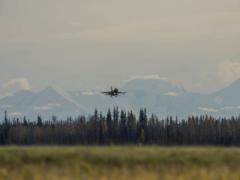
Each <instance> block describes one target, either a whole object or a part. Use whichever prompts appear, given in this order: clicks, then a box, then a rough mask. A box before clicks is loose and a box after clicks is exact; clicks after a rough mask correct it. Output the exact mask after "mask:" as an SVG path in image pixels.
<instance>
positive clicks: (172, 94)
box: [164, 92, 180, 97]
mask: <svg viewBox="0 0 240 180" xmlns="http://www.w3.org/2000/svg"><path fill="white" fill-rule="evenodd" d="M164 95H165V96H172V97H177V96H179V95H180V94H178V93H176V92H167V93H165V94H164Z"/></svg>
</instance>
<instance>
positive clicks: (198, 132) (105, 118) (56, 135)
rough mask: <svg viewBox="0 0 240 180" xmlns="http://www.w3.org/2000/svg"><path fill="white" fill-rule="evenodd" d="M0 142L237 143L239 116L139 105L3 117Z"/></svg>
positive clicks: (91, 143)
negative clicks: (181, 113)
mask: <svg viewBox="0 0 240 180" xmlns="http://www.w3.org/2000/svg"><path fill="white" fill-rule="evenodd" d="M0 144H1V145H7V144H17V145H34V144H39V145H41V144H44V145H50V144H54V145H75V144H76V145H77V144H81V145H109V144H146V145H152V144H154V145H226V146H230V145H234V146H239V145H240V117H237V118H236V117H232V118H230V119H226V118H213V117H211V116H207V115H205V116H193V117H189V118H188V119H185V120H178V118H177V117H176V118H173V117H167V118H165V119H159V118H158V117H157V116H155V115H151V116H150V117H148V116H147V112H146V109H141V110H140V112H139V115H138V117H136V115H135V114H134V113H133V112H132V111H130V112H125V111H123V110H121V111H119V110H118V108H117V107H115V108H114V109H113V111H110V110H108V112H107V114H106V115H103V114H102V113H101V112H100V113H99V112H98V111H97V110H95V112H94V114H93V115H91V116H89V117H85V116H79V117H78V118H75V119H73V118H71V117H69V118H68V119H66V120H64V121H63V120H60V121H59V120H57V118H56V117H55V116H54V117H53V118H52V119H51V120H42V118H41V117H40V116H38V117H37V121H34V122H33V121H29V120H26V118H24V119H23V120H19V119H9V118H8V117H7V113H5V119H4V120H3V121H2V122H1V123H0Z"/></svg>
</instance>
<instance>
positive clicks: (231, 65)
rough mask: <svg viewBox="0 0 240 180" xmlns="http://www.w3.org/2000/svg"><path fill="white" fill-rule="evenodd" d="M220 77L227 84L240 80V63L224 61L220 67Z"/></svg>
mask: <svg viewBox="0 0 240 180" xmlns="http://www.w3.org/2000/svg"><path fill="white" fill-rule="evenodd" d="M218 77H219V78H220V79H221V80H222V81H224V82H225V83H230V82H232V81H234V80H237V79H239V78H240V61H223V62H221V63H220V64H219V65H218Z"/></svg>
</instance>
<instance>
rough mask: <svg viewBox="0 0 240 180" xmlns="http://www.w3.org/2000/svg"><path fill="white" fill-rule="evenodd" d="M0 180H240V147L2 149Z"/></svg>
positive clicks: (0, 153) (0, 151)
mask: <svg viewBox="0 0 240 180" xmlns="http://www.w3.org/2000/svg"><path fill="white" fill-rule="evenodd" d="M0 179H14V180H20V179H22V180H28V179H30V180H32V179H39V180H48V179H51V180H54V179H58V180H62V179H94V180H95V179H102V180H104V179H113V180H117V179H120V180H121V179H122V180H128V179H131V180H132V179H147V180H152V179H153V180H154V179H163V180H164V179H166V180H168V179H169V180H177V179H181V180H188V179H189V180H192V179H194V180H198V179H204V180H208V179H209V180H210V179H211V180H214V179H216V180H221V179H226V180H240V149H238V148H220V147H219V148H216V147H120V146H119V147H118V146H113V147H1V148H0Z"/></svg>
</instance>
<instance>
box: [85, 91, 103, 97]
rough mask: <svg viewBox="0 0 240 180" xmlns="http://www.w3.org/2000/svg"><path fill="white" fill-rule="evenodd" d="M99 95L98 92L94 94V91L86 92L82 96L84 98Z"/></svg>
mask: <svg viewBox="0 0 240 180" xmlns="http://www.w3.org/2000/svg"><path fill="white" fill-rule="evenodd" d="M97 94H99V93H98V92H93V91H85V92H83V93H82V95H84V96H94V95H97Z"/></svg>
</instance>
